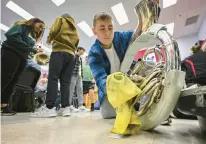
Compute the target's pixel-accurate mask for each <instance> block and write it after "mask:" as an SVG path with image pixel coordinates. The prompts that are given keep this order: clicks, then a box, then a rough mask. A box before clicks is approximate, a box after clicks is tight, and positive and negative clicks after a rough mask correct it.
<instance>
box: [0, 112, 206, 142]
mask: <svg viewBox="0 0 206 144" xmlns="http://www.w3.org/2000/svg"><path fill="white" fill-rule="evenodd" d="M1 119H2V124H1V130H2V133H1V134H2V137H1V138H2V144H206V138H205V139H204V138H203V137H202V136H201V135H200V130H199V125H198V122H197V121H191V120H176V119H173V123H172V125H171V126H159V127H158V128H156V129H155V130H154V131H153V132H141V133H140V134H138V135H134V136H130V137H126V138H123V139H112V138H109V135H110V134H109V130H110V128H112V126H113V122H114V120H103V119H102V118H101V116H100V114H99V112H93V113H79V114H74V115H73V116H71V117H56V118H46V119H41V118H36V119H35V118H29V114H18V115H16V116H13V117H1ZM205 137H206V136H205Z"/></svg>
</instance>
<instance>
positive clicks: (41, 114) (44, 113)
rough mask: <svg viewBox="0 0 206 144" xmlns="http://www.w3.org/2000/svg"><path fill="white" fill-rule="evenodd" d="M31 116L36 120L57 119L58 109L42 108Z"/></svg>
mask: <svg viewBox="0 0 206 144" xmlns="http://www.w3.org/2000/svg"><path fill="white" fill-rule="evenodd" d="M30 116H31V117H36V118H48V117H55V116H57V112H56V107H53V108H52V109H48V108H47V107H46V106H44V107H41V108H39V109H38V110H36V111H35V112H34V113H33V114H31V115H30Z"/></svg>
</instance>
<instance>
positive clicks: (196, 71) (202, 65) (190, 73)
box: [181, 52, 206, 85]
mask: <svg viewBox="0 0 206 144" xmlns="http://www.w3.org/2000/svg"><path fill="white" fill-rule="evenodd" d="M200 56H205V57H206V53H205V52H199V53H197V54H194V55H192V56H190V57H188V58H187V59H185V60H184V61H183V62H182V64H181V68H182V70H183V71H185V72H186V76H185V81H186V84H188V83H197V84H200V85H206V60H205V59H203V58H201V57H200Z"/></svg>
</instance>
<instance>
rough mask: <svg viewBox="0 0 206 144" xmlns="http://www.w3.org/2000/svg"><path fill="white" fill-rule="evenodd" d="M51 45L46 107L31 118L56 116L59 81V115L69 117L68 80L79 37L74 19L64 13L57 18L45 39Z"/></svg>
mask: <svg viewBox="0 0 206 144" xmlns="http://www.w3.org/2000/svg"><path fill="white" fill-rule="evenodd" d="M47 43H48V44H52V53H51V57H50V62H49V75H48V86H47V96H46V106H44V107H41V108H40V109H39V110H37V111H36V112H35V113H33V114H32V115H31V116H32V117H55V116H57V112H56V108H55V101H56V96H57V92H58V80H59V81H60V92H61V106H62V108H61V109H60V111H59V112H60V113H59V114H60V115H62V116H69V115H70V101H69V99H70V93H69V87H70V80H71V75H72V69H73V67H74V54H75V51H76V50H77V46H78V43H79V35H78V31H77V26H76V23H75V21H74V19H73V18H72V17H71V16H70V15H69V14H68V13H65V14H63V15H61V16H60V17H57V18H56V20H55V22H54V23H53V25H52V26H51V29H50V33H49V36H48V39H47Z"/></svg>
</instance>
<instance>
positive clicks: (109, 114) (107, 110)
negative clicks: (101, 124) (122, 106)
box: [100, 95, 116, 119]
mask: <svg viewBox="0 0 206 144" xmlns="http://www.w3.org/2000/svg"><path fill="white" fill-rule="evenodd" d="M100 110H101V114H102V117H103V118H104V119H112V118H115V117H116V110H115V109H114V108H113V107H112V105H111V104H110V103H109V101H108V98H107V95H105V96H104V98H103V101H102V104H101V107H100Z"/></svg>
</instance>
